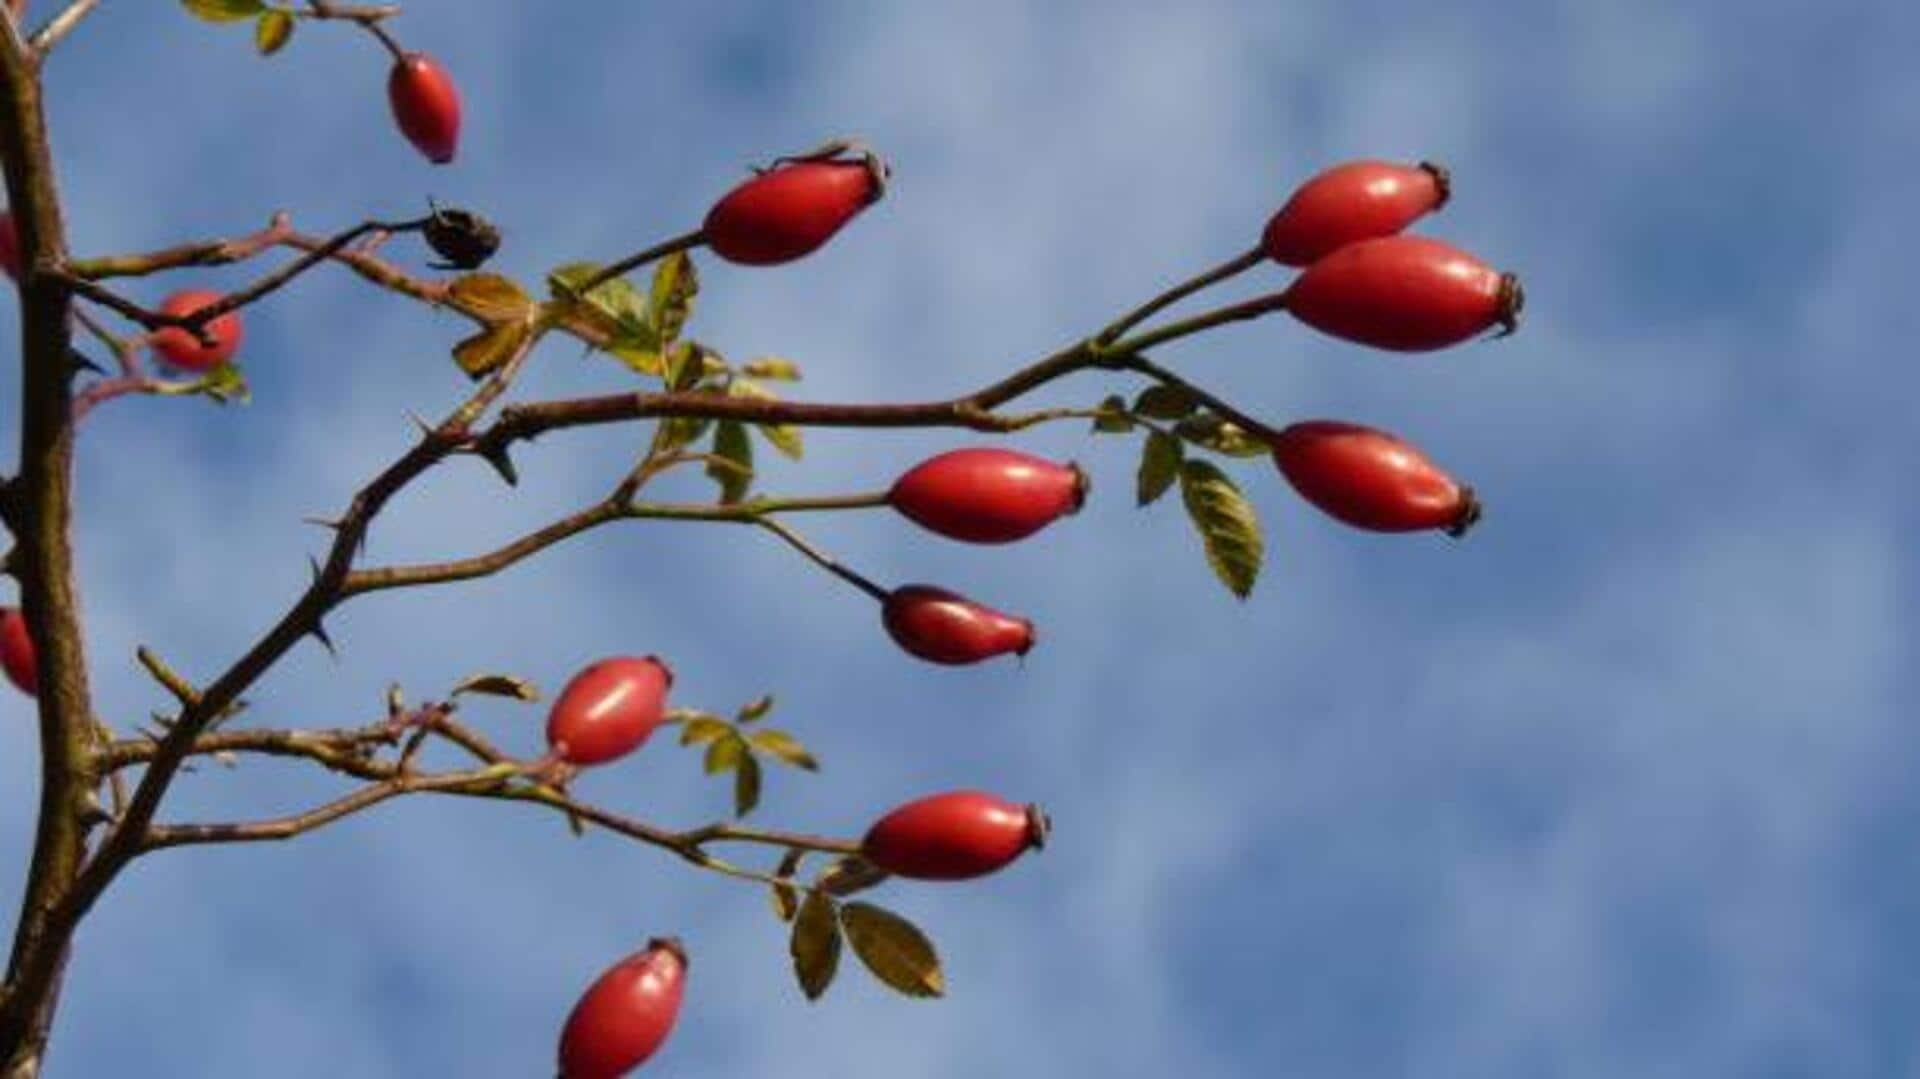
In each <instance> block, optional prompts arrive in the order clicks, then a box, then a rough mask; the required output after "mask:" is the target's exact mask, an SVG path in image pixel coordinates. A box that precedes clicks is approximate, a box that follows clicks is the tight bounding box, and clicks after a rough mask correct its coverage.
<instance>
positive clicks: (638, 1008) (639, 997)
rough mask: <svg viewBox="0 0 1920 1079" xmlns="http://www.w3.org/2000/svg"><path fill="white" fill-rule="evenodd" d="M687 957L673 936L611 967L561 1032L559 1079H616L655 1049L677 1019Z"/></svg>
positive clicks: (644, 1059) (588, 991) (657, 941)
mask: <svg viewBox="0 0 1920 1079" xmlns="http://www.w3.org/2000/svg"><path fill="white" fill-rule="evenodd" d="M686 980H687V953H686V950H685V949H683V948H682V947H681V946H680V942H679V941H678V940H675V939H673V938H672V937H666V938H662V939H655V940H650V941H648V942H647V947H646V950H645V951H640V952H635V953H634V954H632V955H630V956H628V957H626V958H625V959H622V960H621V961H620V962H618V963H615V964H614V965H613V966H612V967H610V968H608V969H607V971H606V973H604V974H602V975H600V977H599V978H598V979H596V980H595V981H594V983H593V984H592V985H590V986H588V987H587V991H586V992H585V993H583V994H581V997H580V1000H579V1001H578V1002H577V1003H575V1004H574V1006H573V1011H572V1012H571V1013H570V1014H568V1016H567V1024H566V1026H565V1027H564V1028H562V1029H561V1031H560V1079H619V1077H620V1076H622V1075H625V1074H627V1073H628V1072H630V1071H632V1070H633V1069H635V1068H638V1067H639V1066H640V1065H642V1064H645V1063H646V1062H647V1061H648V1060H649V1059H651V1058H652V1057H653V1055H654V1054H655V1053H657V1052H659V1051H660V1047H661V1046H662V1045H664V1044H665V1043H666V1040H667V1035H669V1034H671V1033H673V1022H674V1020H675V1019H677V1018H678V1017H679V1015H680V998H681V996H682V995H683V994H684V992H685V989H686Z"/></svg>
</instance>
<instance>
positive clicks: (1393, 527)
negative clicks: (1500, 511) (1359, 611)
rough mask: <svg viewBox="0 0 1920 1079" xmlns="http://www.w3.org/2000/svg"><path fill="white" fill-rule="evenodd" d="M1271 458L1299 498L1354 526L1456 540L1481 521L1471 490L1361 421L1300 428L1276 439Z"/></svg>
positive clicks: (1300, 425)
mask: <svg viewBox="0 0 1920 1079" xmlns="http://www.w3.org/2000/svg"><path fill="white" fill-rule="evenodd" d="M1273 460H1274V463H1275V464H1277V465H1278V466H1280V474H1281V475H1283V476H1285V477H1286V478H1287V482H1288V483H1290V484H1292V485H1293V489H1294V490H1296V491H1298V492H1300V497H1302V498H1304V499H1306V500H1307V501H1308V502H1311V503H1313V504H1314V505H1315V506H1318V507H1319V508H1320V509H1322V510H1324V511H1325V512H1326V513H1327V514H1328V515H1329V516H1331V517H1334V518H1335V519H1337V520H1341V521H1345V522H1346V523H1348V524H1350V525H1353V526H1354V527H1355V528H1365V529H1369V530H1371V531H1374V532H1417V531H1420V530H1422V529H1428V528H1437V529H1441V530H1443V531H1445V532H1447V533H1449V534H1451V535H1455V536H1458V535H1461V534H1463V533H1464V532H1466V530H1467V529H1468V528H1470V527H1472V526H1473V523H1474V522H1475V521H1477V520H1479V518H1480V503H1479V500H1477V499H1476V498H1474V495H1473V488H1471V487H1468V486H1466V485H1465V484H1461V483H1457V482H1455V481H1454V479H1453V477H1451V476H1449V475H1447V474H1446V473H1445V472H1442V471H1441V470H1440V469H1439V467H1438V466H1436V465H1435V464H1434V463H1433V462H1432V461H1430V460H1428V459H1427V456H1426V455H1425V454H1423V453H1421V452H1420V451H1419V450H1417V449H1415V448H1414V447H1413V446H1411V445H1408V444H1407V443H1406V442H1403V441H1401V440H1400V439H1398V438H1395V437H1394V436H1393V435H1390V434H1388V433H1387V432H1385V431H1379V430H1375V429H1374V428H1371V427H1362V426H1361V425H1359V424H1357V423H1343V422H1341V421H1339V420H1308V421H1305V422H1303V423H1296V424H1294V425H1292V426H1291V427H1288V428H1287V429H1286V430H1284V431H1281V432H1280V433H1279V434H1278V435H1276V436H1274V439H1273Z"/></svg>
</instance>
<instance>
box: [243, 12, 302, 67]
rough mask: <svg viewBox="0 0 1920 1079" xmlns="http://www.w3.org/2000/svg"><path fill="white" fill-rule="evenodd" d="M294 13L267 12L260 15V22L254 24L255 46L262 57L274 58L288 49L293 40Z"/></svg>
mask: <svg viewBox="0 0 1920 1079" xmlns="http://www.w3.org/2000/svg"><path fill="white" fill-rule="evenodd" d="M293 24H294V19H293V13H292V12H290V11H280V10H277V9H276V10H273V11H266V12H262V13H261V15H260V21H259V22H256V23H254V24H253V45H254V48H256V49H259V50H260V55H262V56H272V55H273V54H274V53H276V52H279V51H280V50H281V49H284V48H286V47H287V42H289V41H292V40H293Z"/></svg>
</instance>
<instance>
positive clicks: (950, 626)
mask: <svg viewBox="0 0 1920 1079" xmlns="http://www.w3.org/2000/svg"><path fill="white" fill-rule="evenodd" d="M880 619H881V621H882V622H883V623H885V625H886V627H887V633H888V634H890V635H891V636H892V637H893V639H894V641H895V642H896V643H898V644H899V645H900V647H902V648H904V649H906V650H907V651H908V652H911V653H912V654H914V655H916V656H919V657H920V658H921V659H924V660H926V661H928V662H930V663H944V664H947V665H948V666H956V667H957V666H963V665H965V664H969V663H978V662H980V661H981V660H985V659H992V658H993V657H994V656H999V655H1005V654H1007V653H1009V652H1011V653H1013V654H1014V655H1019V656H1024V655H1026V654H1027V651H1028V650H1029V649H1031V648H1032V647H1033V640H1034V636H1033V623H1032V622H1029V621H1027V620H1026V619H1024V618H1015V617H1014V616H1012V615H1009V614H1002V613H1001V612H999V611H996V610H994V609H993V608H991V607H987V606H984V605H982V604H978V603H975V602H973V601H972V600H970V599H967V598H966V597H965V596H961V595H958V594H956V593H953V592H949V591H947V590H946V589H944V588H935V587H933V586H932V585H924V584H909V585H902V586H900V587H899V588H896V589H894V590H893V591H892V592H890V593H888V595H887V598H886V600H885V601H884V602H883V603H882V604H881V608H880Z"/></svg>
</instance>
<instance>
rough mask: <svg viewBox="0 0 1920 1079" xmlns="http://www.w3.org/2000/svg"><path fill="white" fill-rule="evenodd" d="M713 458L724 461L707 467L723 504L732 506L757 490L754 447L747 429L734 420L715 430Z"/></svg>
mask: <svg viewBox="0 0 1920 1079" xmlns="http://www.w3.org/2000/svg"><path fill="white" fill-rule="evenodd" d="M713 455H714V456H715V457H717V458H719V459H720V462H726V463H725V464H722V463H720V462H716V461H709V462H708V463H707V469H706V471H707V476H708V477H709V478H711V479H712V480H713V482H715V483H717V484H719V485H720V501H721V502H723V503H725V504H727V505H732V504H733V503H735V502H738V501H740V500H741V499H742V498H745V497H746V496H747V489H748V488H750V487H752V486H753V443H751V442H748V441H747V430H746V428H744V427H742V426H740V425H739V424H738V423H735V422H734V421H733V420H722V421H720V424H719V425H718V426H717V427H715V428H714V432H713Z"/></svg>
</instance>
